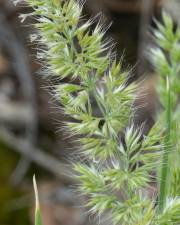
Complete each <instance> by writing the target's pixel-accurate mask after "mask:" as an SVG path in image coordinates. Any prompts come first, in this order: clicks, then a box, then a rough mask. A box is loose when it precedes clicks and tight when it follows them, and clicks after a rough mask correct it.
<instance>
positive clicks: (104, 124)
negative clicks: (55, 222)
mask: <svg viewBox="0 0 180 225" xmlns="http://www.w3.org/2000/svg"><path fill="white" fill-rule="evenodd" d="M26 2H27V3H29V5H30V6H31V7H32V8H33V9H34V11H33V12H32V13H31V14H30V15H34V17H35V19H36V21H37V23H35V27H36V28H37V29H38V31H39V34H38V36H37V41H38V43H39V44H40V46H42V45H43V46H44V48H43V49H39V51H38V52H39V53H38V56H39V57H40V58H41V59H43V60H45V62H46V68H47V71H46V73H49V75H50V76H51V75H52V73H53V75H55V76H56V77H57V80H63V82H60V83H59V84H58V85H56V86H55V87H54V88H55V90H56V91H55V93H56V96H57V98H58V100H60V102H61V104H62V107H63V112H64V114H66V115H68V116H71V117H72V118H73V119H74V120H73V122H67V123H66V126H65V128H66V129H68V131H69V132H70V133H71V134H72V135H76V137H77V139H78V142H79V143H80V146H81V149H82V154H81V155H82V156H83V158H85V159H86V160H85V161H84V162H82V161H81V162H80V163H75V165H74V170H75V172H76V175H74V176H76V177H77V178H78V179H79V190H80V191H81V193H83V194H84V195H88V196H89V198H88V200H87V204H86V206H87V207H88V208H90V210H89V211H90V212H92V213H95V214H99V215H100V216H101V215H103V216H104V214H105V213H106V212H109V215H110V216H109V218H110V223H111V224H112V223H113V224H114V225H119V224H122V225H179V221H180V214H179V211H180V198H179V197H178V195H176V194H175V195H174V196H172V195H169V190H167V183H168V182H169V180H168V182H167V174H168V165H167V162H168V158H169V148H170V147H169V146H170V134H171V133H170V126H171V116H173V120H174V114H171V106H172V108H174V105H175V103H176V100H177V97H176V96H177V92H178V91H179V90H180V88H179V86H177V85H178V81H177V79H178V78H176V76H172V75H175V74H178V71H179V70H180V66H179V61H180V54H179V52H180V51H179V40H180V31H179V30H178V29H177V32H176V33H175V34H174V29H173V22H172V20H171V19H170V17H169V16H168V15H166V14H163V16H164V17H163V18H164V24H163V25H161V24H159V25H158V31H155V37H156V39H157V43H158V47H156V48H155V49H154V50H152V55H153V56H154V57H153V58H154V60H153V62H154V66H155V67H156V69H157V72H158V74H160V75H161V76H160V82H161V85H159V87H160V88H159V89H160V91H159V95H160V101H161V104H162V106H163V107H164V109H165V110H167V111H166V120H165V119H164V112H163V118H162V119H163V123H162V124H160V125H162V127H160V129H159V124H155V125H154V126H153V127H152V129H151V130H150V131H149V133H148V134H147V135H142V131H141V127H140V128H135V126H134V125H133V124H129V121H130V119H129V118H131V117H132V114H133V111H132V105H133V102H134V98H135V94H134V89H136V87H137V86H136V84H131V85H127V80H128V78H129V77H128V75H129V72H128V71H123V70H122V65H121V64H122V62H120V63H118V62H117V60H116V59H115V58H114V57H113V56H112V55H111V49H109V48H110V42H105V41H104V33H105V31H103V29H102V26H101V25H100V24H99V23H98V24H97V26H96V28H95V29H94V30H92V31H91V32H90V25H91V24H92V20H90V21H87V22H85V23H83V21H82V15H81V12H82V7H83V4H82V1H74V0H66V1H59V0H42V1H37V0H26ZM26 16H27V15H25V16H24V15H22V16H21V18H23V19H24V18H25V17H26ZM76 42H77V43H78V45H76V44H75V43H76ZM79 49H80V50H79ZM162 49H163V50H162ZM108 50H109V51H108ZM105 52H108V53H107V55H106V54H105ZM167 52H168V53H169V56H170V57H169V58H170V59H171V62H170V63H169V60H168V59H169V58H167V57H166V53H167ZM102 53H103V54H102ZM172 71H173V73H172ZM167 75H169V80H170V82H169V81H168V79H167V81H166V79H165V78H166V77H167ZM66 77H68V79H67V80H70V81H69V82H68V83H67V80H64V78H66ZM74 79H78V81H79V82H78V84H76V83H74V82H73V81H74ZM169 83H170V84H171V85H172V89H171V88H170V87H169ZM165 84H168V85H167V90H166V86H165ZM173 85H174V86H176V91H175V89H174V88H173V87H174V86H173ZM170 89H171V90H170ZM172 94H173V98H174V99H173V98H172ZM93 100H95V101H96V103H97V107H98V108H99V111H100V112H101V113H100V116H97V115H96V114H95V113H93ZM164 121H166V122H165V124H166V125H165V126H166V127H165V129H166V138H165V140H164V139H163V138H161V137H160V135H159V134H160V130H164ZM171 132H172V130H171ZM120 134H122V137H123V141H122V140H121V138H119V135H120ZM161 139H163V141H165V145H166V147H165V148H164V151H161V149H163V147H162V145H161V142H162V140H161ZM171 141H172V140H171ZM162 158H163V162H162V163H163V168H162V171H163V172H162V174H163V177H164V178H161V181H165V184H166V185H165V187H164V185H163V183H162V184H161V185H160V186H161V194H160V195H161V197H160V198H161V199H162V201H160V202H161V204H162V205H161V206H159V208H160V209H161V208H162V209H163V210H161V211H160V212H159V213H156V212H157V211H158V206H156V205H155V204H154V202H155V199H152V198H150V197H149V196H148V195H147V194H146V192H144V190H145V189H148V188H149V184H150V182H151V181H152V171H154V173H153V174H156V173H155V172H156V171H157V168H158V166H159V165H160V162H161V159H162ZM169 161H170V160H169ZM171 161H172V160H171ZM34 184H35V185H34V186H35V195H36V213H35V225H40V224H41V219H40V211H39V201H38V194H37V186H36V182H35V178H34ZM174 186H175V187H174V190H175V189H176V183H175V185H174ZM117 193H118V194H117ZM103 219H104V218H103Z"/></svg>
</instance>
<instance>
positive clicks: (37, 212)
mask: <svg viewBox="0 0 180 225" xmlns="http://www.w3.org/2000/svg"><path fill="white" fill-rule="evenodd" d="M33 186H34V194H35V204H36V205H35V216H34V217H35V218H34V224H35V225H42V223H41V213H40V207H39V197H38V189H37V183H36V177H35V175H34V176H33Z"/></svg>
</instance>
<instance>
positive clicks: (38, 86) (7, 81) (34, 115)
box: [0, 0, 180, 225]
mask: <svg viewBox="0 0 180 225" xmlns="http://www.w3.org/2000/svg"><path fill="white" fill-rule="evenodd" d="M162 7H164V8H166V9H167V10H168V11H169V12H170V13H171V14H172V16H173V18H174V20H175V22H178V20H179V18H180V16H179V12H180V3H178V1H177V2H176V1H173V0H169V1H168V0H167V1H165V0H164V1H160V0H87V1H86V3H85V8H84V14H85V15H86V17H87V19H88V18H90V17H92V16H95V15H96V14H98V13H100V12H101V13H102V14H103V17H102V19H101V20H102V22H103V23H105V24H107V25H108V24H109V23H111V22H112V25H111V27H110V29H109V30H108V32H107V36H109V37H110V38H113V39H114V42H115V43H116V46H115V48H116V49H117V57H119V58H120V57H121V56H122V55H123V56H124V64H123V65H124V67H126V68H130V69H132V80H135V79H139V78H140V77H143V80H144V82H142V90H144V91H145V93H146V95H145V97H144V98H141V99H140V100H138V101H137V102H136V103H135V104H137V105H144V107H143V108H140V109H139V110H138V112H137V116H136V119H135V121H136V123H137V124H141V123H142V122H145V128H144V129H145V130H144V132H146V131H147V130H148V129H149V127H150V126H151V125H152V124H153V118H154V111H155V107H156V100H155V99H156V95H155V91H154V83H155V82H156V77H155V76H154V74H153V70H152V69H151V67H150V66H149V64H148V60H147V45H152V44H153V41H152V39H151V36H150V35H149V31H150V26H154V23H153V17H154V16H156V17H157V18H159V17H160V12H161V9H162ZM29 11H31V9H30V8H28V7H23V6H21V5H19V6H18V7H15V6H14V5H13V3H12V0H0V225H11V224H14V225H16V224H24V225H25V224H26V225H30V224H33V216H34V214H33V210H34V209H33V207H34V195H33V188H32V176H33V174H36V178H37V181H38V188H39V192H40V199H41V210H42V217H43V224H44V225H87V224H89V225H93V224H94V225H95V224H96V221H94V220H92V219H91V217H89V215H88V214H87V213H86V211H85V209H84V208H83V207H80V205H82V204H83V202H85V201H86V199H83V198H82V197H81V196H78V195H77V194H75V193H74V191H73V188H72V187H73V185H74V181H73V180H72V179H71V178H70V177H69V176H67V174H68V173H69V171H70V167H69V166H68V164H69V161H71V159H72V158H73V157H74V154H75V152H76V150H77V148H75V147H74V144H72V142H71V141H72V140H71V139H68V138H67V137H65V136H64V135H63V133H62V131H61V126H62V121H63V120H64V119H65V118H64V117H63V115H61V113H60V106H59V104H58V103H57V102H54V100H53V98H52V95H51V87H50V86H51V84H53V81H51V80H49V79H46V78H45V77H44V76H43V74H42V68H41V66H40V64H39V63H38V62H37V59H36V48H37V46H36V45H33V44H32V43H31V42H30V41H29V35H30V34H31V33H32V32H33V28H32V27H31V26H30V24H31V23H32V21H31V19H28V20H26V21H25V22H24V23H23V24H21V23H20V19H19V15H20V14H21V13H26V12H29ZM144 77H146V79H144ZM97 224H98V222H97ZM104 224H105V223H104Z"/></svg>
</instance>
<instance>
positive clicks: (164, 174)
mask: <svg viewBox="0 0 180 225" xmlns="http://www.w3.org/2000/svg"><path fill="white" fill-rule="evenodd" d="M166 83H167V104H166V135H165V139H164V154H163V158H162V170H161V177H160V190H159V203H158V205H159V211H160V212H161V211H162V210H163V208H164V205H165V201H166V197H167V196H166V194H167V187H168V183H167V182H168V166H169V153H170V138H171V137H170V135H171V87H170V82H169V78H168V77H167V79H166Z"/></svg>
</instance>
